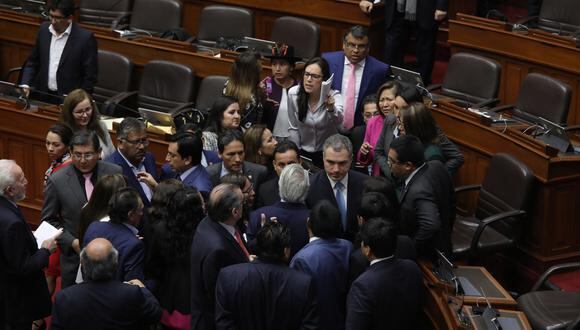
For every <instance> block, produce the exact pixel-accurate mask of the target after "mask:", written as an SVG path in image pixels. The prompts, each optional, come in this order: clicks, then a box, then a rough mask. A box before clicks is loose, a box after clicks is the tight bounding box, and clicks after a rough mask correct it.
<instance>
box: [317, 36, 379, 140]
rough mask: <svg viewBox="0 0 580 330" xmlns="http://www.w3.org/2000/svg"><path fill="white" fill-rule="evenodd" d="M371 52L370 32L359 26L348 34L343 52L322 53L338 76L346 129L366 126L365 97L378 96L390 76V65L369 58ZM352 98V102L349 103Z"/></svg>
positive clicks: (335, 82)
mask: <svg viewBox="0 0 580 330" xmlns="http://www.w3.org/2000/svg"><path fill="white" fill-rule="evenodd" d="M369 49H370V41H369V31H368V29H367V28H366V27H364V26H360V25H356V26H353V27H351V28H350V29H348V30H347V31H346V33H345V35H344V38H343V43H342V51H338V52H332V53H324V54H322V57H323V58H324V59H326V61H327V62H328V65H329V67H330V72H332V73H334V79H333V80H332V88H333V89H335V90H338V91H340V93H341V95H342V98H343V102H344V121H343V125H344V128H345V129H346V130H350V129H352V127H354V126H358V125H362V124H363V115H362V108H363V100H364V98H365V97H366V96H367V95H371V94H375V93H376V92H377V89H379V86H381V84H383V83H384V82H385V81H386V80H387V77H388V73H389V66H388V65H387V64H385V63H383V62H381V61H379V60H377V59H376V58H374V57H372V56H369V55H368V53H369ZM387 63H388V62H387ZM353 66H354V73H353ZM351 79H354V80H352V81H351ZM349 83H350V84H349ZM352 87H354V89H352ZM349 96H350V99H352V101H351V103H349V101H348V100H349ZM349 107H350V108H349ZM349 116H350V118H349Z"/></svg>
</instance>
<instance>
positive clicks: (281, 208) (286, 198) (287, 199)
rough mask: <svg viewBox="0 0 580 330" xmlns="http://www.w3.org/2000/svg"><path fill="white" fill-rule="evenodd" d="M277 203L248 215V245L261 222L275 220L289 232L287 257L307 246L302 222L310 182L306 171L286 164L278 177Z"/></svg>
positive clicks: (305, 213)
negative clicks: (278, 197)
mask: <svg viewBox="0 0 580 330" xmlns="http://www.w3.org/2000/svg"><path fill="white" fill-rule="evenodd" d="M279 181H280V198H281V200H280V201H278V202H276V203H275V204H274V205H271V206H264V207H262V208H259V209H257V210H255V211H253V212H252V213H251V214H250V223H249V224H248V228H247V231H246V234H247V236H248V241H249V242H250V243H252V241H253V240H254V238H255V237H256V233H257V232H258V230H259V229H260V227H261V226H262V221H264V222H267V221H272V220H275V221H277V222H278V223H281V224H283V225H285V226H286V227H288V228H289V229H290V233H291V238H292V240H291V249H290V258H292V257H293V256H294V255H295V254H296V252H298V251H299V250H300V249H301V248H302V247H304V245H306V244H307V243H308V231H307V230H306V223H307V221H308V217H309V216H310V210H308V208H307V207H306V205H305V204H304V202H305V200H306V195H307V194H308V188H309V187H310V182H309V179H308V172H307V171H306V170H305V169H304V168H302V166H300V164H289V165H287V166H286V167H285V168H284V170H282V173H281V174H280V179H279Z"/></svg>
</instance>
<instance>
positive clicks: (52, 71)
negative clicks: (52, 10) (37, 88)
mask: <svg viewBox="0 0 580 330" xmlns="http://www.w3.org/2000/svg"><path fill="white" fill-rule="evenodd" d="M71 28H72V23H71V24H69V25H68V27H67V28H66V30H64V32H63V33H61V34H60V35H58V34H57V33H56V31H55V30H54V28H53V27H52V24H51V25H50V26H49V27H48V30H49V31H50V33H51V34H52V39H51V40H50V59H49V62H48V89H49V90H51V91H53V92H56V91H57V90H58V85H57V83H56V73H57V71H58V66H59V65H60V58H61V56H62V51H63V50H64V47H65V46H66V42H67V41H68V36H69V35H70V31H71Z"/></svg>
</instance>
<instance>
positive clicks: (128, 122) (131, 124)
mask: <svg viewBox="0 0 580 330" xmlns="http://www.w3.org/2000/svg"><path fill="white" fill-rule="evenodd" d="M146 128H147V126H145V123H144V122H142V121H141V120H139V119H137V118H133V117H127V118H125V119H123V121H122V122H121V123H120V124H119V127H118V128H117V139H119V140H121V139H126V138H127V137H128V136H129V133H131V132H141V131H144V130H145V129H146Z"/></svg>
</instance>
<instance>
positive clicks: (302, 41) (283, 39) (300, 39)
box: [270, 16, 320, 59]
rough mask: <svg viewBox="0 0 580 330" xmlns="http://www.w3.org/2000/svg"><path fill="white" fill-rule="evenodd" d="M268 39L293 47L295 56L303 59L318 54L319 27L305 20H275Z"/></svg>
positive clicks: (295, 18)
mask: <svg viewBox="0 0 580 330" xmlns="http://www.w3.org/2000/svg"><path fill="white" fill-rule="evenodd" d="M270 39H271V40H272V41H275V42H278V43H286V44H289V45H292V46H294V50H295V55H296V56H298V57H301V58H304V59H309V58H312V57H314V56H317V55H318V54H319V53H320V52H319V50H320V27H319V26H318V24H316V23H314V22H312V21H309V20H307V19H303V18H298V17H292V16H283V17H280V18H278V19H276V21H274V27H273V28H272V35H271V37H270Z"/></svg>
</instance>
